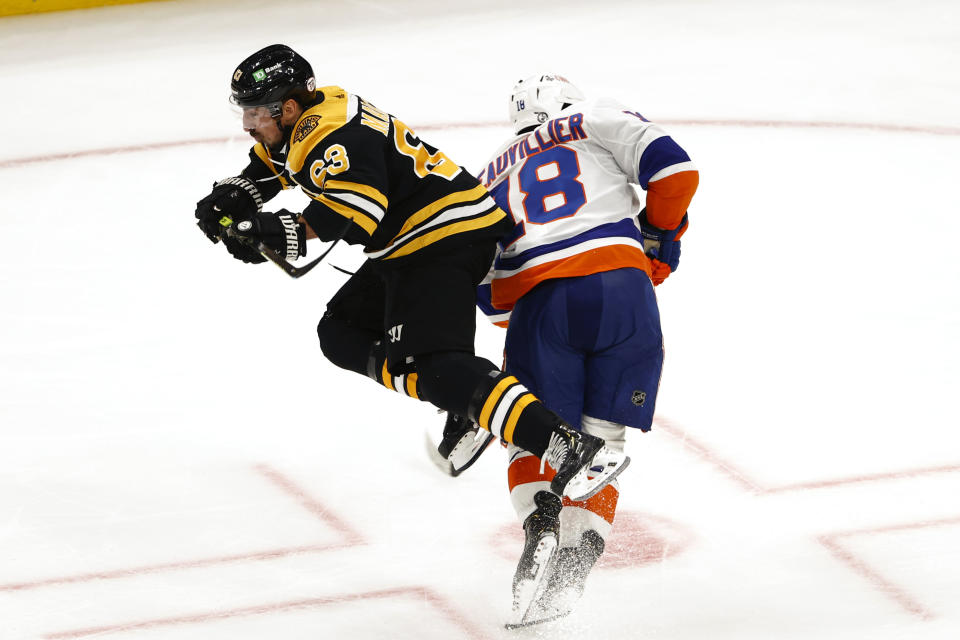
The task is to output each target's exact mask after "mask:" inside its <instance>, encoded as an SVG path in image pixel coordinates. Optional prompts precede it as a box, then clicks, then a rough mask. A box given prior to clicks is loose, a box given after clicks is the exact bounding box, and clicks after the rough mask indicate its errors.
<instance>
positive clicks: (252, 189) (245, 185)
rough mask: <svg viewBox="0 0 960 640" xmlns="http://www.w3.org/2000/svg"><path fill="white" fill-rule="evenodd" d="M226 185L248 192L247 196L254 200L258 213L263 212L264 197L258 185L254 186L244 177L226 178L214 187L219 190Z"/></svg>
mask: <svg viewBox="0 0 960 640" xmlns="http://www.w3.org/2000/svg"><path fill="white" fill-rule="evenodd" d="M225 184H232V185H234V186H237V187H240V188H241V189H243V190H244V191H246V192H247V195H249V196H250V197H251V198H252V199H253V202H254V204H256V205H257V213H260V212H261V211H263V195H262V194H261V193H260V189H257V185H255V184H253V183H252V182H250V181H249V180H247V179H246V178H244V177H243V176H233V177H231V178H224V179H223V180H221V181H220V182H218V183H217V184H215V185H213V186H214V188H217V187H219V186H222V185H225Z"/></svg>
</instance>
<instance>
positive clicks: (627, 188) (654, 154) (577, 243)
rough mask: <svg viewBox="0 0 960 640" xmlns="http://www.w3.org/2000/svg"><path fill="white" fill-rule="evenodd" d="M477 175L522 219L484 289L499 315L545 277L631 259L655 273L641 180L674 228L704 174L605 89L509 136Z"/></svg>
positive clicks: (659, 218)
mask: <svg viewBox="0 0 960 640" xmlns="http://www.w3.org/2000/svg"><path fill="white" fill-rule="evenodd" d="M478 178H479V179H480V182H481V183H483V184H484V186H486V187H487V188H488V189H489V190H490V192H491V193H492V194H493V196H494V199H495V200H496V201H497V204H498V205H500V208H502V209H503V210H504V211H507V212H508V213H510V214H511V215H512V216H513V220H514V223H515V226H514V229H513V233H512V234H510V235H509V236H508V237H506V238H504V239H502V240H501V242H500V247H499V249H500V250H499V252H498V254H497V257H496V260H495V261H494V265H493V269H492V270H491V274H490V276H489V277H488V278H487V280H486V281H485V282H484V284H483V285H481V289H480V292H479V299H480V300H479V302H480V307H481V308H482V309H483V310H484V312H485V313H486V314H487V315H488V316H490V320H491V321H493V322H495V323H496V324H500V325H505V324H506V321H507V319H508V317H509V310H510V309H512V308H513V306H514V304H515V303H516V301H517V300H518V299H520V297H522V296H523V295H524V294H525V293H526V292H528V291H530V290H531V289H532V288H533V287H535V286H536V285H537V284H538V283H540V282H542V281H544V280H547V279H550V278H567V277H575V276H582V275H589V274H591V273H599V272H601V271H610V270H612V269H619V268H623V267H634V268H637V269H642V270H643V271H645V272H647V274H648V275H649V274H650V272H651V266H650V260H649V259H648V258H647V256H646V255H644V251H643V241H642V236H641V234H640V226H639V223H638V220H637V214H638V212H639V211H640V208H641V203H640V198H639V195H638V192H637V190H636V189H635V188H634V187H633V185H639V186H640V187H641V188H642V189H644V190H646V191H647V194H646V203H645V206H646V209H647V219H648V221H649V222H650V223H651V224H654V225H656V226H658V227H660V228H662V229H675V228H676V227H677V225H679V224H680V221H681V219H682V218H683V215H684V214H685V212H686V210H687V206H688V205H689V203H690V199H691V198H692V197H693V194H694V192H695V191H696V188H697V184H698V182H699V174H698V172H697V169H696V167H695V166H694V164H693V162H691V160H690V157H689V156H688V155H687V153H686V152H685V151H684V150H683V149H682V148H680V146H679V145H677V143H676V142H674V141H673V139H672V138H670V137H669V136H668V135H667V134H666V132H665V131H664V130H663V129H661V128H660V127H659V126H657V125H656V124H653V123H652V122H649V121H647V120H646V119H645V118H643V116H641V115H640V114H639V113H636V112H635V111H630V110H628V109H626V108H625V107H624V106H623V105H621V104H619V103H617V102H616V101H613V100H610V99H605V98H601V99H596V100H587V101H584V102H579V103H577V104H574V105H571V106H569V107H567V108H566V109H564V110H563V111H562V112H560V114H559V115H558V117H556V118H554V119H552V120H549V121H547V122H545V123H543V124H542V125H540V126H539V127H537V129H535V130H534V131H532V132H530V133H527V134H522V135H520V136H518V137H516V138H514V139H512V140H510V141H509V142H507V143H506V144H505V145H504V146H503V147H501V148H500V149H499V150H498V151H497V153H496V154H495V155H494V157H493V159H492V160H491V161H490V162H489V164H488V165H487V167H486V168H485V169H484V170H483V171H482V172H481V173H480V174H479V175H478ZM488 287H489V289H488Z"/></svg>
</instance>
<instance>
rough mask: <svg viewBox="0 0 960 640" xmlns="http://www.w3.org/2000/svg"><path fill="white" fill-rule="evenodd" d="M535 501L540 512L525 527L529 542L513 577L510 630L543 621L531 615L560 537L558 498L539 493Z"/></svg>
mask: <svg viewBox="0 0 960 640" xmlns="http://www.w3.org/2000/svg"><path fill="white" fill-rule="evenodd" d="M533 501H534V503H535V504H536V505H537V510H536V511H534V512H533V513H531V514H530V515H529V516H528V517H527V519H526V520H525V521H524V523H523V530H524V533H525V534H526V539H525V541H524V545H523V553H522V554H521V555H520V561H519V562H518V563H517V571H516V573H515V574H514V576H513V607H512V609H511V612H510V618H509V620H508V621H507V624H506V625H505V626H506V627H507V628H508V629H516V628H518V627H525V626H528V625H530V624H535V623H537V622H543V621H544V620H540V619H533V618H531V617H530V615H529V614H530V613H531V607H532V606H533V605H534V603H535V602H536V601H537V600H538V599H539V598H540V597H541V595H542V593H543V590H544V588H545V587H546V577H547V575H548V570H549V568H550V561H551V560H552V559H553V557H554V552H555V551H556V549H557V541H558V539H559V535H560V509H561V508H562V507H563V503H562V502H561V501H560V497H559V496H557V495H555V494H553V493H550V492H549V491H538V492H537V493H536V495H534V496H533Z"/></svg>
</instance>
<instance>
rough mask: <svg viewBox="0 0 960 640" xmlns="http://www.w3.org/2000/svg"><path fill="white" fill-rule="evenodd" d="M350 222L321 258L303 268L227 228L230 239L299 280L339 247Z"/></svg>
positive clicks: (261, 244)
mask: <svg viewBox="0 0 960 640" xmlns="http://www.w3.org/2000/svg"><path fill="white" fill-rule="evenodd" d="M349 223H350V221H349V220H348V221H347V224H346V225H345V226H344V228H343V231H342V232H341V233H340V235H338V236H337V237H336V238H335V239H334V241H333V242H332V243H331V244H330V246H329V247H327V250H326V251H324V252H323V253H321V254H320V256H319V257H317V258H314V259H313V260H311V261H310V262H308V263H307V264H305V265H302V266H299V267H298V266H296V265H294V264H291V263H290V262H288V261H287V259H286V258H284V257H283V256H281V255H280V254H279V253H277V252H276V251H274V250H273V249H271V248H270V247H268V246H267V245H265V244H263V242H256V243H255V242H254V240H253V239H252V238H248V237H246V236H241V235H240V234H238V233H237V232H236V231H234V230H233V227H228V228H227V236H228V237H230V238H236V239H237V240H239V241H240V242H242V243H244V244H246V245H249V246H250V247H252V248H254V249H256V251H257V252H258V253H259V254H260V255H262V256H263V257H264V258H266V259H267V260H269V261H270V262H272V263H273V264H275V265H277V266H278V267H280V268H281V269H283V272H284V273H286V274H287V275H288V276H290V277H291V278H299V277H300V276H303V275H306V274H307V273H309V272H310V271H311V270H312V269H313V268H314V267H315V266H317V265H318V264H320V263H321V262H322V261H323V259H324V258H326V257H327V254H328V253H330V252H331V251H333V248H334V247H335V246H337V243H338V242H340V240H342V239H343V236H345V235H347V229H349V228H350V224H349Z"/></svg>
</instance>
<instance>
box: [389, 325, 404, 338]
mask: <svg viewBox="0 0 960 640" xmlns="http://www.w3.org/2000/svg"><path fill="white" fill-rule="evenodd" d="M401 331H403V325H402V324H398V325H397V326H395V327H390V328H389V329H388V330H387V335H388V336H390V342H400V332H401Z"/></svg>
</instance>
